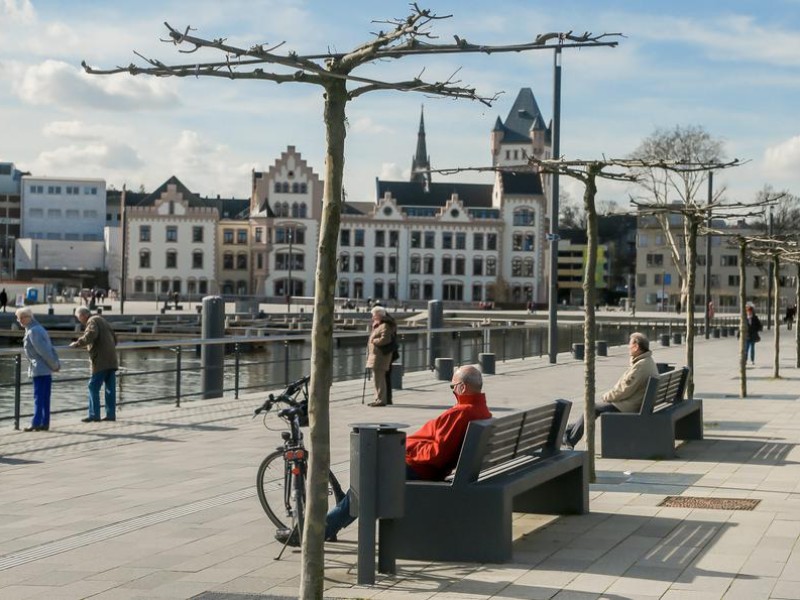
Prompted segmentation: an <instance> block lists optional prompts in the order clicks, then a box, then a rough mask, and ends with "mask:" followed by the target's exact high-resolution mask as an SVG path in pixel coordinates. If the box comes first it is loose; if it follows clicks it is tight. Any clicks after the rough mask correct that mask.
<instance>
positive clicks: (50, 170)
mask: <svg viewBox="0 0 800 600" xmlns="http://www.w3.org/2000/svg"><path fill="white" fill-rule="evenodd" d="M143 164H144V163H143V161H142V159H141V158H139V155H138V154H137V153H136V150H134V149H133V148H132V147H130V146H128V145H127V144H117V143H95V144H86V145H84V146H79V145H69V146H62V147H60V148H56V149H54V150H48V151H46V152H42V153H41V154H40V155H39V157H38V159H37V160H36V171H37V172H42V173H47V174H49V175H57V174H58V173H64V174H74V173H85V174H86V175H97V174H100V173H104V170H105V169H134V168H137V167H140V166H142V165H143ZM87 170H88V171H90V172H89V173H86V172H87ZM84 176H85V175H84Z"/></svg>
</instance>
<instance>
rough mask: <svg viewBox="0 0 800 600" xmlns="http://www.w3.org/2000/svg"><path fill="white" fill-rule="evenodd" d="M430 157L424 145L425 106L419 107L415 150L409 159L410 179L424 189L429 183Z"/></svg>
mask: <svg viewBox="0 0 800 600" xmlns="http://www.w3.org/2000/svg"><path fill="white" fill-rule="evenodd" d="M430 168H431V157H430V156H428V148H427V146H426V145H425V107H424V106H423V107H422V108H421V109H420V114H419V132H418V133H417V152H416V153H415V154H414V158H412V159H411V181H417V182H419V183H421V184H422V185H423V186H424V187H425V189H426V190H428V189H430V185H431V173H430Z"/></svg>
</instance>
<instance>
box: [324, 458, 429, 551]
mask: <svg viewBox="0 0 800 600" xmlns="http://www.w3.org/2000/svg"><path fill="white" fill-rule="evenodd" d="M415 479H419V475H417V473H416V472H415V471H413V470H412V469H411V467H409V466H408V465H406V480H410V481H413V480H415ZM352 493H353V490H352V489H350V490H347V493H346V494H345V495H344V498H342V499H341V500H340V501H339V503H338V504H337V505H336V506H334V507H333V508H332V509H330V511H328V516H327V517H325V539H326V540H328V539H330V538H332V537H334V536H335V535H336V534H337V533H339V531H340V530H341V529H344V528H345V527H347V526H348V525H350V524H351V523H352V522H353V521H355V520H356V517H351V516H350V495H351V494H352Z"/></svg>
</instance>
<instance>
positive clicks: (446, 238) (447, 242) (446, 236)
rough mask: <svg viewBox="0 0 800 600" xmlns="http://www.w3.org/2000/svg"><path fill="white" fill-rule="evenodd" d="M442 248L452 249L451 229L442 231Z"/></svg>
mask: <svg viewBox="0 0 800 600" xmlns="http://www.w3.org/2000/svg"><path fill="white" fill-rule="evenodd" d="M442 248H444V249H445V250H452V249H453V232H452V231H443V232H442Z"/></svg>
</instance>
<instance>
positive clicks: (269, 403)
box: [253, 375, 311, 418]
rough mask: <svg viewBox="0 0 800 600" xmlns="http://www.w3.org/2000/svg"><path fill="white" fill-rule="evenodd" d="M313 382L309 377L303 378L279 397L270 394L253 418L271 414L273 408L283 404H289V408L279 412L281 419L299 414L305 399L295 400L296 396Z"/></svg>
mask: <svg viewBox="0 0 800 600" xmlns="http://www.w3.org/2000/svg"><path fill="white" fill-rule="evenodd" d="M310 380H311V377H310V376H309V375H306V376H305V377H301V378H300V379H298V380H297V381H293V382H292V383H290V384H289V385H287V386H286V389H285V390H283V391H282V392H281V393H280V394H278V396H275V395H274V394H270V395H269V397H268V398H267V400H266V401H265V402H264V404H262V405H261V406H260V407H258V408H257V409H256V410H255V412H254V413H253V418H255V417H257V416H258V415H260V414H261V413H262V412H269V411H270V410H272V407H273V406H274V405H275V404H278V403H283V404H288V405H289V406H288V407H287V408H284V409H282V410H280V411H279V412H278V416H279V417H286V416H291V415H293V414H296V413H299V412H301V411H302V406H301V405H302V404H305V399H303V400H300V401H298V400H295V399H294V396H295V395H297V393H298V392H299V391H300V390H301V389H302V388H303V386H304V385H306V384H307V383H308V382H309V381H310Z"/></svg>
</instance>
